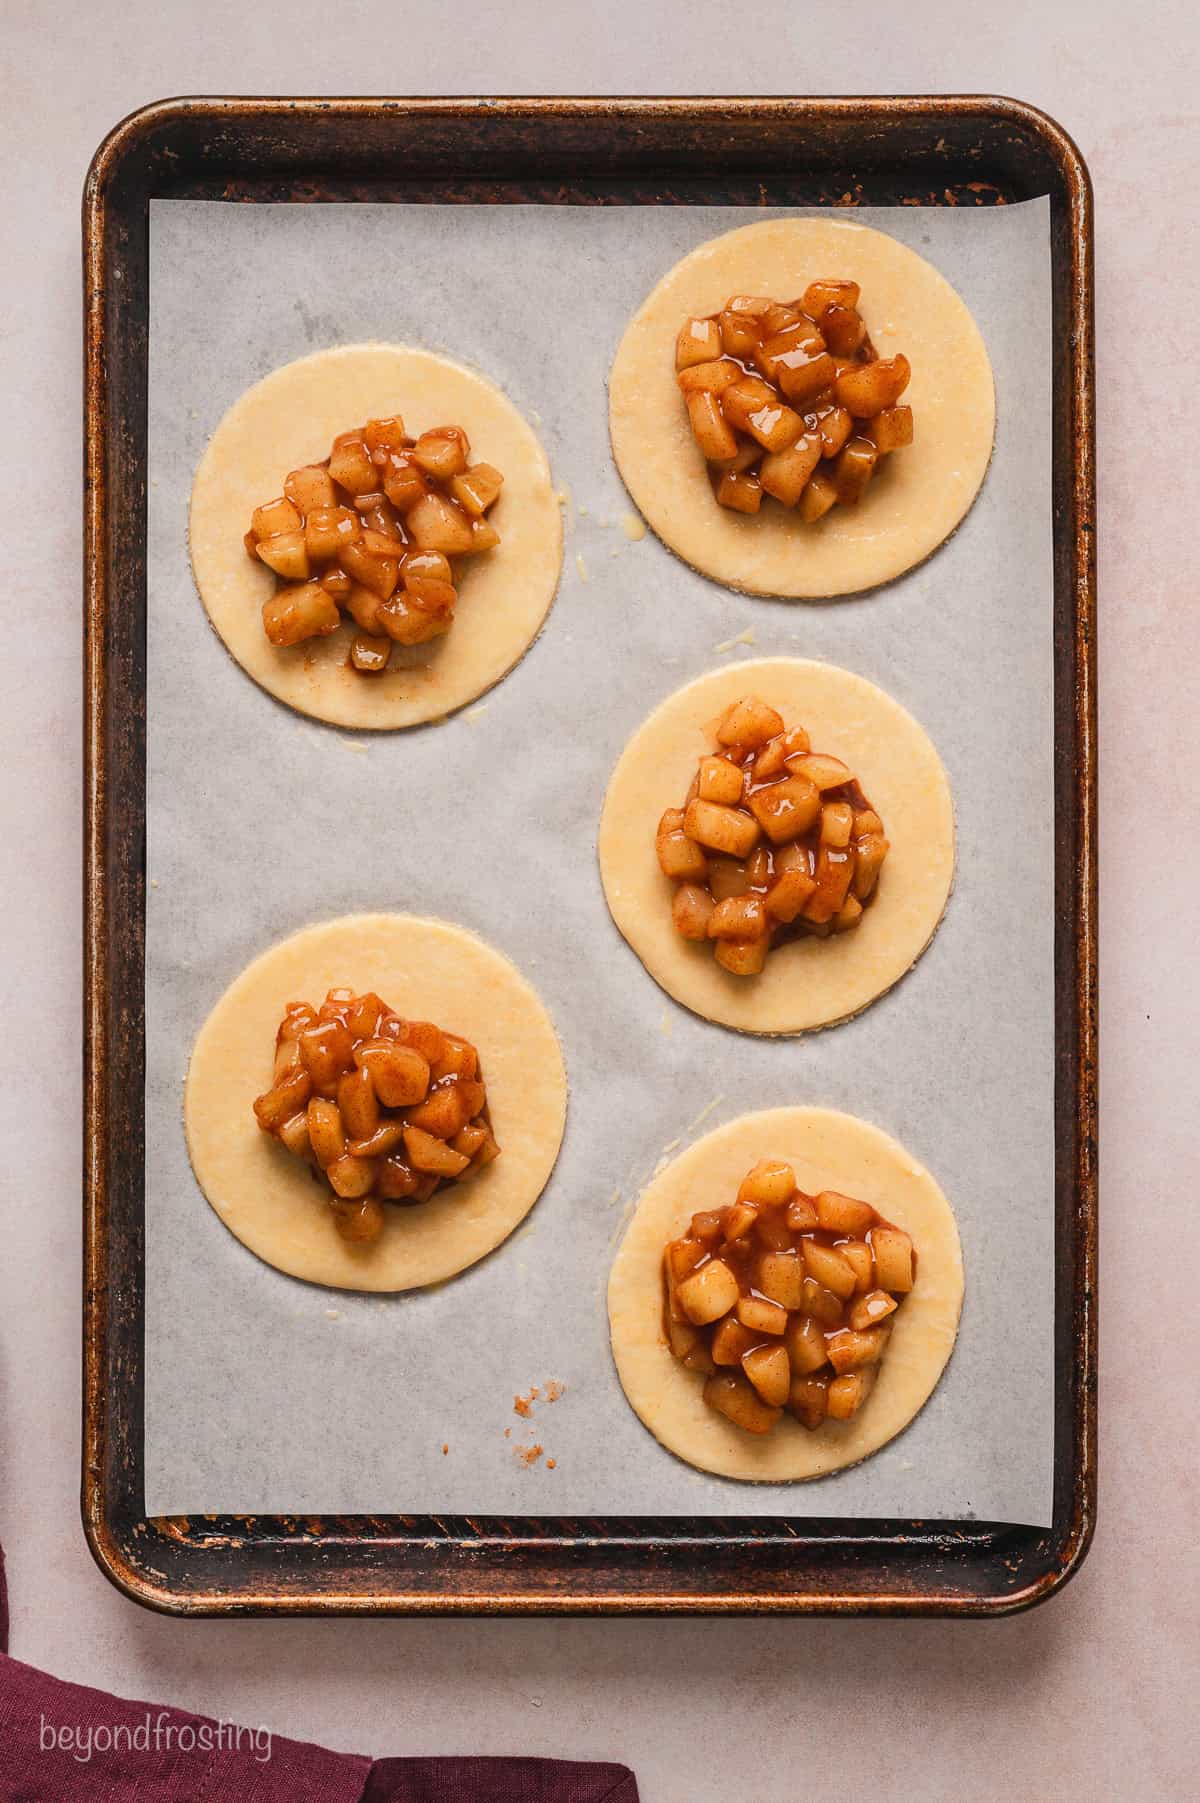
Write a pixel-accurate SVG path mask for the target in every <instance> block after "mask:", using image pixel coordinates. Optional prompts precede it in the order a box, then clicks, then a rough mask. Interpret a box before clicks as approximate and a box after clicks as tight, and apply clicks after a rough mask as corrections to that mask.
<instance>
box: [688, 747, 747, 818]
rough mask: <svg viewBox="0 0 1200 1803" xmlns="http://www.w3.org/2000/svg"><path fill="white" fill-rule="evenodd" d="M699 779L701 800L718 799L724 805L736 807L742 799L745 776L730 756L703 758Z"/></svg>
mask: <svg viewBox="0 0 1200 1803" xmlns="http://www.w3.org/2000/svg"><path fill="white" fill-rule="evenodd" d="M698 780H699V788H698V790H697V794H698V795H699V797H700V799H701V801H718V802H720V803H721V804H722V805H723V806H724V807H734V806H735V805H736V804H737V803H738V802H739V801H740V800H741V799H742V789H743V787H744V786H745V778H744V776H743V774H742V771H741V767H740V766H739V765H737V764H735V763H732V762H731V761H730V759H729V758H722V757H704V758H701V759H700V771H699V778H698Z"/></svg>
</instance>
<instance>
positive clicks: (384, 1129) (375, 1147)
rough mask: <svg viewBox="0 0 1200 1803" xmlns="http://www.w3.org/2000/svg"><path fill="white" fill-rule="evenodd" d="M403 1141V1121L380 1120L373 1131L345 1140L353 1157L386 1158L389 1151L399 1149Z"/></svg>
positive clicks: (347, 1148)
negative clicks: (362, 1136) (363, 1135)
mask: <svg viewBox="0 0 1200 1803" xmlns="http://www.w3.org/2000/svg"><path fill="white" fill-rule="evenodd" d="M403 1141H404V1122H403V1121H401V1120H386V1121H385V1120H381V1121H380V1123H379V1125H378V1127H376V1129H375V1131H374V1133H370V1134H368V1135H367V1136H366V1137H365V1138H364V1139H351V1140H347V1142H346V1150H347V1152H352V1153H353V1154H354V1156H355V1158H386V1157H387V1156H388V1154H389V1153H391V1152H397V1151H399V1149H400V1147H401V1145H402V1144H403Z"/></svg>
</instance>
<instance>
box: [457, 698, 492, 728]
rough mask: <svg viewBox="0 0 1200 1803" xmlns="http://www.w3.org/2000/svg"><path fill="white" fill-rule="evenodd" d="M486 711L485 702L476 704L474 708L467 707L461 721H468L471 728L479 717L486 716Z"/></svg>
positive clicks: (486, 705)
mask: <svg viewBox="0 0 1200 1803" xmlns="http://www.w3.org/2000/svg"><path fill="white" fill-rule="evenodd" d="M487 711H488V704H487V702H486V701H480V702H477V703H476V705H475V706H474V707H469V708H468V709H467V711H466V713H465V714H464V715H463V719H464V720H467V721H469V722H470V724H471V725H472V726H473V725H474V724H475V722H476V720H478V719H479V717H480V715H481V714H486V713H487Z"/></svg>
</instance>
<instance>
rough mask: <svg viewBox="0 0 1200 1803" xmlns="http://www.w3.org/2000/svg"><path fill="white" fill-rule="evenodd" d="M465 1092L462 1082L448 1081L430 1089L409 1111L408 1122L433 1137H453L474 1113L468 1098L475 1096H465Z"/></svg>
mask: <svg viewBox="0 0 1200 1803" xmlns="http://www.w3.org/2000/svg"><path fill="white" fill-rule="evenodd" d="M465 1091H466V1085H465V1084H463V1083H447V1084H445V1085H444V1086H443V1087H439V1088H437V1089H433V1090H431V1091H430V1092H429V1095H428V1096H427V1097H426V1098H425V1100H424V1101H423V1102H419V1103H418V1104H417V1106H416V1107H415V1108H413V1109H411V1110H410V1111H409V1116H408V1120H409V1125H410V1126H413V1127H420V1129H421V1131H422V1132H423V1133H432V1135H433V1137H434V1138H435V1139H453V1138H454V1137H455V1135H456V1134H458V1133H461V1132H462V1130H463V1128H464V1127H465V1126H466V1124H467V1122H468V1121H469V1120H470V1118H471V1116H472V1114H473V1113H474V1109H473V1108H472V1107H471V1101H472V1100H474V1099H475V1098H474V1097H468V1096H467V1095H466V1093H465Z"/></svg>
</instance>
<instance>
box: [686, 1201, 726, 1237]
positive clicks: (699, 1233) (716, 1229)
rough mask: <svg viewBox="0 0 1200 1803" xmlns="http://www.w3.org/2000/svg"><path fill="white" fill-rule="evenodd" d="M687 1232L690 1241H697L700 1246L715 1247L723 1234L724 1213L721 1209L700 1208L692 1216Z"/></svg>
mask: <svg viewBox="0 0 1200 1803" xmlns="http://www.w3.org/2000/svg"><path fill="white" fill-rule="evenodd" d="M688 1232H689V1234H690V1235H691V1237H692V1239H694V1240H699V1241H700V1242H701V1244H702V1245H705V1246H715V1245H716V1243H717V1241H718V1240H719V1239H720V1238H721V1236H722V1235H723V1233H724V1232H725V1211H724V1209H723V1208H702V1209H701V1210H700V1212H699V1213H698V1214H694V1215H693V1216H692V1222H691V1226H690V1227H689V1228H688Z"/></svg>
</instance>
